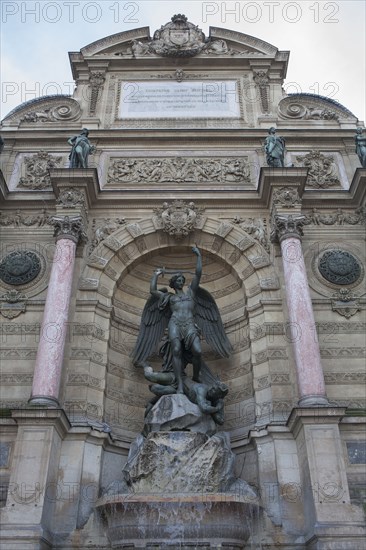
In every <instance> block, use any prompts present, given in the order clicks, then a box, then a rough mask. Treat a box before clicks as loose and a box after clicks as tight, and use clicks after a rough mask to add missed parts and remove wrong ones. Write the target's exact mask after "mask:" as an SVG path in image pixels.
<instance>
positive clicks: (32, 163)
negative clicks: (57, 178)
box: [18, 151, 62, 190]
mask: <svg viewBox="0 0 366 550" xmlns="http://www.w3.org/2000/svg"><path fill="white" fill-rule="evenodd" d="M61 162H62V157H55V156H53V155H50V154H49V153H47V152H46V151H39V152H38V153H36V154H35V155H32V156H30V157H25V159H24V165H25V176H24V177H21V178H20V180H19V183H18V186H19V187H26V188H28V189H37V190H40V189H48V188H50V187H51V176H50V170H52V169H53V168H59V167H60V165H61Z"/></svg>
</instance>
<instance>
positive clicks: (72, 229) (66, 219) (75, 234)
mask: <svg viewBox="0 0 366 550" xmlns="http://www.w3.org/2000/svg"><path fill="white" fill-rule="evenodd" d="M50 222H51V224H52V225H53V226H54V228H55V230H54V237H56V239H70V240H72V241H74V242H76V243H78V242H79V241H86V240H87V236H86V233H85V229H84V224H83V219H82V217H81V216H53V217H52V218H51V219H50Z"/></svg>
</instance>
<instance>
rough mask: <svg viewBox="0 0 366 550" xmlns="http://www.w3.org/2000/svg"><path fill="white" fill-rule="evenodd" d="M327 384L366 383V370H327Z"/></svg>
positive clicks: (325, 374) (325, 375)
mask: <svg viewBox="0 0 366 550" xmlns="http://www.w3.org/2000/svg"><path fill="white" fill-rule="evenodd" d="M324 378H325V382H326V384H357V385H358V384H365V382H366V374H365V372H326V373H324Z"/></svg>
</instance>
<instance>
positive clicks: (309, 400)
mask: <svg viewBox="0 0 366 550" xmlns="http://www.w3.org/2000/svg"><path fill="white" fill-rule="evenodd" d="M298 405H299V407H329V406H330V403H329V401H328V399H327V398H326V396H325V395H306V396H305V397H302V398H301V399H299V402H298Z"/></svg>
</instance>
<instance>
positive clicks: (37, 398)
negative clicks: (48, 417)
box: [28, 395, 60, 409]
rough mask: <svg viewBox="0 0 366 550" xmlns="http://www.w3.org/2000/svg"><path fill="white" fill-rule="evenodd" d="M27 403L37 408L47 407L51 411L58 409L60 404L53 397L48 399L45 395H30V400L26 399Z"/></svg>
mask: <svg viewBox="0 0 366 550" xmlns="http://www.w3.org/2000/svg"><path fill="white" fill-rule="evenodd" d="M28 403H29V404H30V405H33V406H37V405H38V406H39V407H47V408H48V409H49V408H52V409H59V408H60V403H59V402H58V400H57V399H56V398H55V397H48V396H45V395H32V397H31V398H30V399H28Z"/></svg>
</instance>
